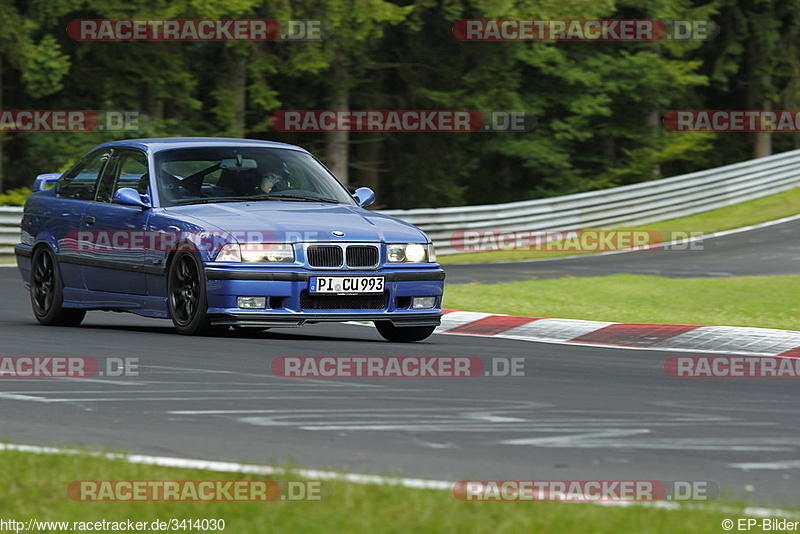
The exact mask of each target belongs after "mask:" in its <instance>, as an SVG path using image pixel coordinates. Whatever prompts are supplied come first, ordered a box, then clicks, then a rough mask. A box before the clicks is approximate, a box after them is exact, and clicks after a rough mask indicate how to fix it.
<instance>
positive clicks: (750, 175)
mask: <svg viewBox="0 0 800 534" xmlns="http://www.w3.org/2000/svg"><path fill="white" fill-rule="evenodd" d="M798 185H800V150H793V151H790V152H782V153H780V154H776V155H774V156H769V157H766V158H760V159H753V160H748V161H744V162H741V163H735V164H733V165H727V166H725V167H718V168H715V169H709V170H705V171H699V172H694V173H691V174H684V175H680V176H673V177H672V178H664V179H661V180H654V181H650V182H644V183H639V184H634V185H626V186H623V187H615V188H613V189H604V190H602V191H590V192H587V193H578V194H575V195H566V196H562V197H555V198H541V199H536V200H525V201H522V202H511V203H508V204H493V205H485V206H464V207H454V208H423V209H413V210H385V211H382V213H385V214H387V215H393V216H395V217H398V218H400V219H403V220H406V221H408V222H411V223H413V224H415V225H417V226H419V227H420V228H422V229H423V230H425V232H427V233H428V235H429V236H430V237H431V239H433V241H434V243H435V244H436V251H437V253H439V254H442V255H444V254H457V253H458V252H459V251H458V249H459V248H460V245H462V244H463V243H462V241H461V240H459V238H458V237H454V234H456V232H458V231H463V230H577V229H581V228H609V227H615V226H621V225H640V224H647V223H651V222H656V221H664V220H668V219H674V218H676V217H683V216H686V215H692V214H694V213H700V212H703V211H708V210H712V209H716V208H721V207H723V206H729V205H731V204H736V203H738V202H743V201H745V200H751V199H754V198H759V197H763V196H766V195H771V194H773V193H778V192H780V191H785V190H787V189H791V188H793V187H795V186H798ZM21 214H22V208H3V207H0V259H9V258H11V257H13V249H14V245H15V244H16V243H18V242H19V222H20V217H21ZM676 230H683V229H681V228H676ZM687 230H691V228H689V229H687ZM457 235H458V234H456V236H457Z"/></svg>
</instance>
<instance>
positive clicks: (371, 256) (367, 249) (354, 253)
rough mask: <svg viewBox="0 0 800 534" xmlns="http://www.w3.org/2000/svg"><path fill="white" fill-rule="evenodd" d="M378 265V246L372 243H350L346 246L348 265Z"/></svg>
mask: <svg viewBox="0 0 800 534" xmlns="http://www.w3.org/2000/svg"><path fill="white" fill-rule="evenodd" d="M376 265H378V247H376V246H374V245H350V246H349V247H347V266H348V267H375V266H376Z"/></svg>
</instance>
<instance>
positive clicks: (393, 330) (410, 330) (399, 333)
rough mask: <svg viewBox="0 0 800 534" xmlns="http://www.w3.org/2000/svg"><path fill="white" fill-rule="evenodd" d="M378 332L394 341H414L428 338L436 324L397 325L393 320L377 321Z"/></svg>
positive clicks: (387, 339)
mask: <svg viewBox="0 0 800 534" xmlns="http://www.w3.org/2000/svg"><path fill="white" fill-rule="evenodd" d="M375 328H377V329H378V333H379V334H380V335H382V336H383V337H384V339H386V341H391V342H393V343H413V342H414V341H422V340H423V339H426V338H428V337H429V336H430V335H431V334H433V331H434V330H435V329H436V327H435V326H395V325H393V324H392V322H391V321H375Z"/></svg>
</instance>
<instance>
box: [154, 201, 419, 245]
mask: <svg viewBox="0 0 800 534" xmlns="http://www.w3.org/2000/svg"><path fill="white" fill-rule="evenodd" d="M165 211H166V212H168V213H169V214H170V215H172V216H174V217H179V218H180V217H185V218H191V219H194V220H195V221H197V222H199V223H202V224H203V225H204V226H206V227H207V229H208V230H224V231H228V232H231V233H232V234H233V235H234V236H236V237H237V239H239V240H240V241H242V239H241V238H240V237H239V236H241V235H243V234H244V233H246V232H254V233H255V235H259V234H258V232H261V235H264V234H266V235H267V236H268V239H273V238H274V239H275V240H276V242H283V241H339V240H341V241H343V242H345V241H347V242H351V241H362V242H364V241H367V242H376V241H384V242H390V243H392V242H396V243H400V242H421V241H429V239H428V238H427V236H425V234H424V233H423V232H422V231H421V230H420V229H419V228H416V227H415V226H413V225H411V224H409V223H407V222H404V221H401V220H399V219H395V218H393V217H389V216H387V215H382V214H380V213H375V212H371V211H367V210H365V209H364V208H361V207H358V206H347V205H343V204H318V203H310V202H284V201H262V202H224V203H223V202H221V203H214V204H194V205H189V206H175V207H171V208H165ZM334 231H337V232H344V234H345V235H344V236H342V237H335V236H334V235H333V234H332V232H334Z"/></svg>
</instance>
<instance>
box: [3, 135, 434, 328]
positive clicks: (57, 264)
mask: <svg viewBox="0 0 800 534" xmlns="http://www.w3.org/2000/svg"><path fill="white" fill-rule="evenodd" d="M374 197H375V195H374V193H373V192H372V191H371V190H370V189H368V188H360V189H358V190H356V191H355V193H353V194H351V193H350V192H349V191H348V190H347V189H346V188H345V187H344V186H343V185H342V184H341V183H340V182H339V181H338V180H337V179H336V177H335V176H334V175H333V174H332V173H331V172H330V171H328V170H327V169H326V168H325V166H323V165H322V164H321V163H320V162H319V161H318V160H317V159H315V158H314V156H312V155H311V154H310V153H309V152H307V151H306V150H304V149H302V148H300V147H297V146H292V145H287V144H282V143H273V142H267V141H257V140H245V139H221V138H220V139H218V138H164V139H132V140H126V141H116V142H112V143H105V144H102V145H100V146H98V147H96V148H95V149H94V150H92V151H91V152H89V153H88V154H87V155H86V156H85V157H84V158H83V159H81V160H80V161H79V162H78V163H77V164H75V165H74V166H73V167H72V168H71V169H70V170H68V171H67V172H65V173H63V174H43V175H40V176H38V177H37V178H36V181H35V183H34V193H33V194H32V195H31V196H30V198H29V199H28V201H27V203H26V205H25V210H24V215H23V219H22V237H21V243H20V244H19V245H17V247H16V249H15V252H16V257H17V264H18V266H19V269H20V272H21V274H22V278H23V279H24V281H25V284H26V286H27V287H28V288H29V289H30V295H31V304H32V307H33V313H34V315H35V316H36V319H37V320H38V321H39V322H40V323H41V324H44V325H62V326H68V325H69V326H77V325H78V324H80V323H81V321H82V320H83V318H84V316H85V314H86V311H87V310H109V311H126V312H132V313H135V314H138V315H143V316H146V317H160V318H165V319H166V318H168V319H171V320H172V323H173V324H174V326H175V329H176V330H177V331H178V332H180V333H181V334H188V335H203V334H213V333H216V332H221V331H224V330H227V329H229V328H230V327H231V326H233V327H259V328H264V329H265V328H269V327H281V326H302V325H304V324H308V323H316V322H321V321H338V322H341V321H373V322H374V323H375V326H376V327H377V329H378V332H380V334H381V335H382V336H383V337H384V338H386V339H387V340H389V341H395V342H411V341H420V340H423V339H425V338H427V337H428V336H430V335H431V333H432V332H433V330H434V328H435V327H436V326H437V325H438V324H439V323H440V319H441V315H442V311H441V302H442V292H443V286H444V271H443V270H442V269H441V267H440V266H439V264H438V263H436V256H435V253H434V249H433V245H432V243H431V241H430V239H429V238H428V237H427V236H426V235H425V234H424V233H423V232H422V231H421V230H419V229H418V228H416V227H414V226H413V225H411V224H408V223H405V222H403V221H400V220H397V219H394V218H392V217H388V216H385V215H381V214H378V213H374V212H370V211H367V210H366V209H364V206H367V205H369V204H370V203H371V202H372V201H373V200H374Z"/></svg>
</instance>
